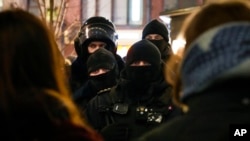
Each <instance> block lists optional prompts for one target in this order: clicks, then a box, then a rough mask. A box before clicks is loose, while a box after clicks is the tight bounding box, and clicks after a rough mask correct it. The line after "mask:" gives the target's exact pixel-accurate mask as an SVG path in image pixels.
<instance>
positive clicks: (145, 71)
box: [126, 66, 159, 87]
mask: <svg viewBox="0 0 250 141" xmlns="http://www.w3.org/2000/svg"><path fill="white" fill-rule="evenodd" d="M126 71H127V78H128V80H130V81H131V82H132V83H133V84H134V85H135V86H138V87H142V86H145V85H148V84H150V83H151V82H154V81H155V80H156V78H157V76H158V74H159V70H158V69H157V68H155V67H152V66H130V67H128V68H127V70H126Z"/></svg>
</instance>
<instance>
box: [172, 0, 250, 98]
mask: <svg viewBox="0 0 250 141" xmlns="http://www.w3.org/2000/svg"><path fill="white" fill-rule="evenodd" d="M249 13H250V3H249V2H247V1H244V0H243V1H241V0H228V1H219V2H211V3H209V4H207V5H204V7H201V9H199V10H197V11H196V12H194V13H192V14H191V15H190V16H189V17H188V18H187V19H186V20H185V22H184V28H183V29H182V32H183V33H184V37H185V39H186V46H185V47H186V48H185V50H184V54H183V55H184V58H183V61H182V62H181V65H180V67H179V69H180V71H177V72H179V73H180V74H178V79H176V81H175V82H174V85H175V86H174V100H175V101H176V103H181V102H180V101H181V99H182V100H184V99H186V98H187V97H189V95H192V94H193V93H197V92H198V91H199V92H200V91H202V90H204V89H206V88H208V87H210V86H212V85H215V84H216V82H218V81H222V80H223V79H227V80H230V79H235V77H238V78H241V77H246V76H249V73H248V72H249V71H248V69H246V68H247V66H249V63H247V62H249V56H248V55H243V54H247V52H248V50H249V49H248V46H249V44H248V43H249V40H250V39H249V31H250V24H249V23H250V14H249ZM214 15H216V16H214ZM208 17H209V20H210V22H207V18H208ZM198 60H199V61H200V62H202V63H200V64H199V63H198V62H197V61H198ZM198 64H199V65H198ZM207 68H209V69H207ZM194 75H195V76H196V78H194ZM204 80H206V81H204ZM190 81H192V83H190ZM196 85H199V87H198V88H197V86H196ZM180 91H182V95H180Z"/></svg>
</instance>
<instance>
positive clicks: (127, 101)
mask: <svg viewBox="0 0 250 141" xmlns="http://www.w3.org/2000/svg"><path fill="white" fill-rule="evenodd" d="M132 91H133V88H131V87H130V88H129V87H128V85H127V82H126V80H121V81H120V82H119V84H118V85H117V86H116V87H113V88H112V89H111V92H110V93H104V94H101V95H97V96H96V97H95V98H94V99H92V100H91V101H90V103H89V105H88V106H87V109H86V116H87V120H88V122H89V123H90V124H91V125H92V126H93V127H94V128H95V129H96V130H98V131H100V132H101V133H102V130H103V128H104V127H108V126H109V125H114V124H117V126H119V128H120V127H121V126H125V127H126V129H127V132H128V133H127V134H126V135H125V136H126V137H124V136H120V137H119V139H120V140H131V139H132V138H135V137H138V136H140V135H141V134H143V133H145V132H146V131H149V130H151V129H152V128H155V127H156V126H158V125H159V124H162V123H164V122H167V121H169V120H170V119H171V118H173V117H175V116H177V115H179V114H180V110H179V109H176V107H174V106H173V104H172V101H171V96H170V91H171V86H170V85H168V84H167V83H166V82H165V81H164V80H161V81H159V82H156V83H154V84H153V85H152V86H151V88H150V89H149V91H148V92H146V93H144V95H143V96H142V97H139V98H138V99H137V98H135V97H130V96H131V94H132V93H133V92H132ZM131 92H132V93H131ZM132 95H134V94H132ZM134 96H135V95H134ZM115 128H116V127H115ZM114 130H116V129H114ZM105 134H106V133H103V135H104V136H106V135H105ZM113 134H114V136H116V133H114V132H113ZM106 140H109V139H106Z"/></svg>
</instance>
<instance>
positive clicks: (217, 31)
mask: <svg viewBox="0 0 250 141" xmlns="http://www.w3.org/2000/svg"><path fill="white" fill-rule="evenodd" d="M249 13H250V2H249V1H246V0H227V1H218V2H211V3H208V4H206V5H204V6H202V7H201V8H200V9H197V10H196V11H194V12H192V13H191V14H190V15H189V16H188V17H187V18H186V19H185V21H184V23H183V26H182V29H181V31H180V35H182V36H183V37H184V39H185V41H186V44H185V47H184V48H183V50H180V51H179V54H178V55H177V54H173V51H172V49H171V44H170V43H169V42H170V41H169V31H168V30H167V28H166V26H165V24H164V23H163V22H162V21H160V20H158V19H153V20H152V21H150V22H149V23H147V24H146V25H145V26H144V28H143V31H142V39H141V40H139V41H137V42H135V43H134V44H133V45H132V46H131V47H130V48H129V50H128V52H127V55H126V57H125V58H121V57H120V56H119V55H118V54H117V53H116V49H117V44H118V34H117V33H116V27H115V25H114V24H113V23H112V21H110V20H109V19H106V18H105V17H99V16H96V17H90V18H89V19H87V20H86V21H84V22H83V24H82V26H81V29H80V31H79V33H78V35H77V37H76V39H75V41H74V46H75V51H76V53H77V57H76V58H72V62H65V58H64V57H63V56H62V54H61V53H60V51H59V49H58V47H57V44H56V41H55V38H54V37H53V34H52V33H51V31H50V30H48V28H47V26H46V25H45V24H44V23H42V22H41V21H40V19H39V18H37V17H36V16H34V15H32V14H30V13H28V12H26V11H23V10H21V9H9V10H5V11H1V12H0V44H1V46H0V50H1V51H0V66H1V71H0V78H1V79H0V100H1V102H0V114H1V116H0V119H1V120H0V121H1V122H2V123H1V126H0V129H1V133H0V134H1V137H2V138H4V139H5V140H6V141H50V140H51V141H52V140H53V141H83V140H84V141H161V140H162V141H166V140H167V141H201V140H202V141H228V140H230V139H231V138H230V137H231V130H230V129H231V128H230V127H231V126H233V125H249V124H250V110H249V109H250V95H249V88H248V85H249V84H248V83H249V81H250V71H249V68H250V55H249V54H250V14H249Z"/></svg>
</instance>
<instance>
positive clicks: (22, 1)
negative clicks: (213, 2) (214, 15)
mask: <svg viewBox="0 0 250 141" xmlns="http://www.w3.org/2000/svg"><path fill="white" fill-rule="evenodd" d="M204 3H205V0H0V10H4V9H8V8H16V7H20V8H23V9H25V10H28V11H29V12H31V13H33V14H35V15H37V16H39V17H41V19H42V20H44V21H45V22H47V23H48V26H49V27H50V28H51V30H53V31H54V33H55V36H56V37H57V40H58V44H59V46H60V49H61V51H62V54H63V55H64V56H65V57H67V56H69V55H75V52H74V47H73V41H74V38H75V37H76V36H77V34H78V32H79V28H80V26H81V23H82V22H83V21H84V20H86V19H88V18H89V17H92V16H103V17H106V18H107V19H110V20H111V21H113V22H114V24H115V25H116V28H117V32H118V38H119V40H118V50H117V51H118V54H120V55H121V56H124V55H125V54H126V52H127V50H128V48H129V47H130V45H132V44H133V43H134V42H136V41H138V40H140V39H141V32H142V29H143V27H144V25H145V24H146V23H148V22H149V21H150V20H152V19H155V18H157V19H160V18H161V19H162V20H164V22H165V23H166V25H167V26H168V27H169V30H170V36H171V30H172V29H176V28H177V27H174V25H173V24H171V21H172V22H173V19H174V18H173V17H171V14H169V13H171V12H172V11H176V10H180V9H185V8H190V7H196V6H199V5H202V4H204ZM166 17H167V18H166ZM182 21H183V20H179V21H178V22H175V24H176V25H178V24H179V23H181V22H182ZM179 25H181V24H179ZM173 27H174V28H173ZM178 28H179V27H178ZM176 32H178V30H177V31H176V30H174V34H176ZM173 37H174V36H173ZM171 38H172V37H171ZM172 40H174V39H172Z"/></svg>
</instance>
